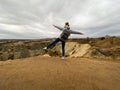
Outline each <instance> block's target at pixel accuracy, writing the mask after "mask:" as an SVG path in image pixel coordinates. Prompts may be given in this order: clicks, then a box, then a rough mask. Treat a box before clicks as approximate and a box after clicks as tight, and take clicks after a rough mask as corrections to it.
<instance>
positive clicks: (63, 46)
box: [47, 38, 65, 56]
mask: <svg viewBox="0 0 120 90" xmlns="http://www.w3.org/2000/svg"><path fill="white" fill-rule="evenodd" d="M59 41H61V42H62V56H65V41H62V40H60V39H59V38H56V39H55V41H53V42H51V43H50V44H48V45H47V48H50V47H51V46H52V45H55V44H56V43H58V42H59Z"/></svg>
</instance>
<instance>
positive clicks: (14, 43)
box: [0, 38, 120, 61]
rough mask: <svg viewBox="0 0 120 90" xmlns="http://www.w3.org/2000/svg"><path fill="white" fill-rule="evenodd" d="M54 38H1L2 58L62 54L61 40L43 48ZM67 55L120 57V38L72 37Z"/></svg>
mask: <svg viewBox="0 0 120 90" xmlns="http://www.w3.org/2000/svg"><path fill="white" fill-rule="evenodd" d="M51 41H52V39H46V40H1V41H0V60H1V61H5V60H9V59H11V60H13V59H18V58H26V57H33V56H38V55H40V56H48V57H50V56H61V53H62V52H61V51H62V50H61V42H59V43H58V44H56V45H55V46H53V47H51V48H50V49H48V50H46V51H45V50H43V47H45V46H46V45H47V44H48V43H50V42H51ZM65 50H66V51H65V55H66V57H71V58H72V57H85V58H86V57H87V58H104V59H120V38H107V39H106V38H98V39H89V38H87V39H73V40H72V39H70V40H68V42H67V43H66V47H65Z"/></svg>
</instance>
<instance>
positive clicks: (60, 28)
mask: <svg viewBox="0 0 120 90" xmlns="http://www.w3.org/2000/svg"><path fill="white" fill-rule="evenodd" d="M53 26H54V27H55V28H57V29H59V30H61V31H63V30H64V28H62V27H59V26H56V25H53Z"/></svg>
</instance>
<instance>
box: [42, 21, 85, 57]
mask: <svg viewBox="0 0 120 90" xmlns="http://www.w3.org/2000/svg"><path fill="white" fill-rule="evenodd" d="M53 26H54V27H56V28H57V29H59V30H61V31H62V33H61V34H60V36H59V37H58V38H56V39H55V41H53V42H52V43H50V44H48V45H47V46H46V47H44V48H43V49H45V50H46V49H48V48H50V47H51V46H52V45H55V44H56V43H58V42H59V41H61V42H62V59H64V56H65V42H66V40H67V39H68V37H69V36H70V34H81V35H83V33H80V32H76V31H72V30H70V25H69V22H65V26H64V28H61V27H59V26H56V25H53Z"/></svg>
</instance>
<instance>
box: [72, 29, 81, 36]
mask: <svg viewBox="0 0 120 90" xmlns="http://www.w3.org/2000/svg"><path fill="white" fill-rule="evenodd" d="M70 33H71V34H80V35H83V33H81V32H77V31H73V30H70Z"/></svg>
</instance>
